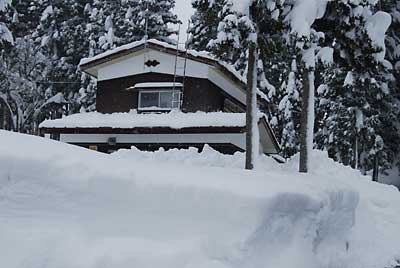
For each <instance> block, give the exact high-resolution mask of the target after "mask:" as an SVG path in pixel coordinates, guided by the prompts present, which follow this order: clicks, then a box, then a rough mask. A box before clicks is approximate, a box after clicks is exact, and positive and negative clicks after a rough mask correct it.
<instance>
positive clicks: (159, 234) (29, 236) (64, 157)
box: [0, 131, 400, 268]
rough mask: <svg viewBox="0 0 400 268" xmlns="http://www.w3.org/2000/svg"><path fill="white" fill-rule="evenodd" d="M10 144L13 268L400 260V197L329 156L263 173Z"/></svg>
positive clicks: (6, 216)
mask: <svg viewBox="0 0 400 268" xmlns="http://www.w3.org/2000/svg"><path fill="white" fill-rule="evenodd" d="M0 148H1V150H0V251H1V252H2V258H1V260H0V263H1V265H2V267H7V268H14V267H18V268H31V267H42V268H47V267H49V268H50V267H59V268H67V267H68V268H69V267H71V268H72V267H73V268H104V267H113V268H125V267H166V268H169V267H171V268H179V267H185V268H200V267H212V268H236V267H237V268H239V267H240V268H243V267H244V268H246V267H249V268H250V267H252V268H253V267H254V268H256V267H257V268H258V267H279V268H289V267H290V268H292V267H299V268H303V267H304V268H310V267H311V268H314V267H315V268H321V267H327V268H328V267H329V268H336V267H337V268H343V267H349V268H361V267H362V268H370V267H371V268H372V267H374V268H375V267H378V268H384V267H391V266H393V265H395V264H396V258H399V257H400V250H399V247H398V241H400V232H399V231H398V226H399V224H400V208H399V206H398V204H399V202H400V195H399V192H398V191H397V190H395V188H392V187H389V186H384V185H379V184H375V183H372V182H370V181H368V180H367V179H366V178H364V177H361V176H359V175H358V174H357V173H356V172H354V171H352V170H351V169H347V168H345V167H342V166H340V165H338V164H335V163H333V162H332V161H330V160H328V159H326V156H324V155H323V154H322V153H316V154H315V155H314V156H313V160H314V161H313V162H314V163H315V166H314V167H313V168H314V169H315V172H313V173H311V174H308V175H305V174H298V173H297V172H296V171H295V169H294V166H296V163H295V162H296V159H294V160H293V161H292V162H290V163H288V164H287V165H286V166H278V165H276V164H273V163H272V162H269V163H267V162H264V164H265V165H266V166H265V167H264V170H258V171H253V172H249V171H245V170H242V169H238V168H230V167H228V166H226V167H225V168H218V167H207V166H206V165H202V164H199V165H198V164H196V162H195V161H194V162H193V163H192V164H193V165H188V164H187V163H190V161H189V160H186V162H185V163H172V162H167V163H165V162H164V161H163V160H162V159H160V158H159V157H157V156H156V157H155V158H154V159H150V158H149V159H148V160H141V159H140V157H136V158H135V159H134V161H132V159H131V158H127V159H124V158H123V157H119V156H118V154H117V155H111V156H110V155H104V154H100V153H97V152H92V151H89V150H85V149H82V148H78V147H74V146H71V145H66V144H62V143H58V142H55V141H50V140H45V139H41V138H37V137H30V136H24V135H19V134H14V133H9V132H4V131H0ZM125 153H128V152H125ZM131 153H132V155H134V154H136V153H137V152H134V151H132V152H131ZM206 153H207V152H206ZM208 154H209V155H210V152H208ZM120 156H122V154H121V155H120ZM186 156H187V158H191V157H192V156H190V155H189V154H187V155H186ZM212 161H215V162H221V163H222V162H225V163H228V162H229V158H228V159H224V157H223V156H219V159H218V157H214V158H212ZM196 165H198V166H196Z"/></svg>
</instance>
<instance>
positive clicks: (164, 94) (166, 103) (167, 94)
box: [160, 91, 172, 108]
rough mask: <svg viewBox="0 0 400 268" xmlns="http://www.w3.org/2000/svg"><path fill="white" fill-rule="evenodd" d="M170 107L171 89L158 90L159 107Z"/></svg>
mask: <svg viewBox="0 0 400 268" xmlns="http://www.w3.org/2000/svg"><path fill="white" fill-rule="evenodd" d="M171 107H172V91H161V92H160V108H171Z"/></svg>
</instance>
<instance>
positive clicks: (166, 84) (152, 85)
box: [129, 82, 183, 89]
mask: <svg viewBox="0 0 400 268" xmlns="http://www.w3.org/2000/svg"><path fill="white" fill-rule="evenodd" d="M160 87H183V84H182V83H174V82H161V83H156V82H149V83H138V84H135V85H134V86H133V87H130V88H129V89H134V88H160Z"/></svg>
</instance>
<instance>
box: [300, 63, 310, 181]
mask: <svg viewBox="0 0 400 268" xmlns="http://www.w3.org/2000/svg"><path fill="white" fill-rule="evenodd" d="M310 82H311V81H310V70H308V68H305V69H304V71H303V95H302V98H303V103H302V110H301V118H300V120H301V121H300V125H301V128H300V163H299V164H300V166H299V171H300V172H301V173H307V172H308V161H309V159H308V158H309V155H310V152H309V150H310V146H309V137H308V135H309V129H310V127H311V122H310V120H309V119H310V117H309V114H310V112H311V108H312V107H310V97H311V96H310V94H311V92H310V91H311V90H310V89H311V87H310V86H311V84H310Z"/></svg>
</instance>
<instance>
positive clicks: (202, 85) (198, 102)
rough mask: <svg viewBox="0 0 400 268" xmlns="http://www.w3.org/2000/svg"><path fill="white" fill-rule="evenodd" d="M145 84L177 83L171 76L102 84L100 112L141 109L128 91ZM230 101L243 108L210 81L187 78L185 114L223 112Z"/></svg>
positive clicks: (134, 93)
mask: <svg viewBox="0 0 400 268" xmlns="http://www.w3.org/2000/svg"><path fill="white" fill-rule="evenodd" d="M145 82H173V76H172V75H169V74H160V73H146V74H141V75H134V76H128V77H122V78H117V79H111V80H105V81H99V82H98V84H97V96H96V98H97V99H96V109H97V111H98V112H101V113H115V112H128V111H130V110H131V109H137V108H138V91H135V90H127V88H129V87H131V86H133V85H135V84H137V83H145ZM176 82H182V79H181V78H180V77H178V78H177V81H176ZM226 98H228V99H230V101H232V102H234V103H237V104H238V105H240V106H243V105H242V104H241V103H239V102H238V101H237V100H235V99H233V98H232V97H230V96H228V95H227V94H226V93H225V92H224V91H223V90H222V89H220V88H219V87H217V86H216V85H214V84H213V83H212V82H210V81H209V80H207V79H199V78H193V77H186V79H185V89H184V93H183V104H182V107H181V109H182V111H184V112H196V111H203V112H215V111H222V110H223V109H224V103H225V99H226ZM243 108H244V107H243Z"/></svg>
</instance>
